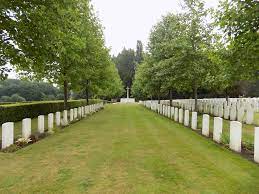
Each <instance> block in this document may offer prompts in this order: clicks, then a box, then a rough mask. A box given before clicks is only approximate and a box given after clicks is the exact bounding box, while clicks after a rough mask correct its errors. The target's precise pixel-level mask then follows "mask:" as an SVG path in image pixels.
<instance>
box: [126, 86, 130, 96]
mask: <svg viewBox="0 0 259 194" xmlns="http://www.w3.org/2000/svg"><path fill="white" fill-rule="evenodd" d="M126 89H127V98H129V90H130V88H129V87H127V88H126Z"/></svg>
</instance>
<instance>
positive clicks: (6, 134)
mask: <svg viewBox="0 0 259 194" xmlns="http://www.w3.org/2000/svg"><path fill="white" fill-rule="evenodd" d="M13 133H14V123H13V122H8V123H4V124H2V149H4V148H7V147H9V146H10V145H12V144H13V138H14V135H13Z"/></svg>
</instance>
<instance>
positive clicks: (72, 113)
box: [69, 109, 74, 122]
mask: <svg viewBox="0 0 259 194" xmlns="http://www.w3.org/2000/svg"><path fill="white" fill-rule="evenodd" d="M69 115H70V116H69V117H70V118H69V120H70V122H72V121H73V120H74V110H73V109H70V111H69Z"/></svg>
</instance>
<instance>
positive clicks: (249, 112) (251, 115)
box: [246, 108, 254, 125]
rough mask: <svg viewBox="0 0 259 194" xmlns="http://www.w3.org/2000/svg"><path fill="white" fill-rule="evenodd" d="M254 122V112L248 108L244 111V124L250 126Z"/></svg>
mask: <svg viewBox="0 0 259 194" xmlns="http://www.w3.org/2000/svg"><path fill="white" fill-rule="evenodd" d="M253 122H254V110H253V108H249V109H248V110H247V111H246V124H248V125H251V124H253Z"/></svg>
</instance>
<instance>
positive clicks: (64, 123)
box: [63, 110, 68, 126]
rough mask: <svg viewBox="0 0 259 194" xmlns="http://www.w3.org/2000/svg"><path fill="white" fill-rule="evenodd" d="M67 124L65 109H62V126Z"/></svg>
mask: <svg viewBox="0 0 259 194" xmlns="http://www.w3.org/2000/svg"><path fill="white" fill-rule="evenodd" d="M67 124H68V121H67V110H64V111H63V126H66V125H67Z"/></svg>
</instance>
